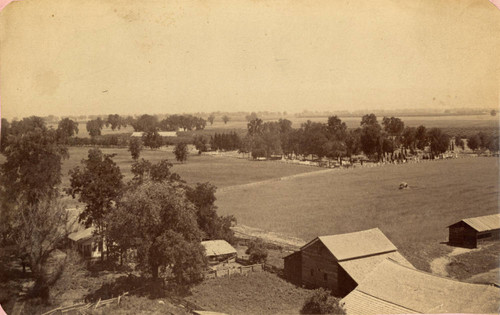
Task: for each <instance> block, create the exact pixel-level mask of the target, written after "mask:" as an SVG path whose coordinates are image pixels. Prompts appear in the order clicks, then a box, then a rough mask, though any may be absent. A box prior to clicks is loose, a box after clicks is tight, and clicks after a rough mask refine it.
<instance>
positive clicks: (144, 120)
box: [132, 114, 158, 132]
mask: <svg viewBox="0 0 500 315" xmlns="http://www.w3.org/2000/svg"><path fill="white" fill-rule="evenodd" d="M132 127H133V128H134V130H135V131H143V132H153V131H155V130H157V128H158V118H157V117H156V116H151V115H147V114H145V115H142V116H141V117H139V118H138V119H137V120H135V121H134V122H133V123H132Z"/></svg>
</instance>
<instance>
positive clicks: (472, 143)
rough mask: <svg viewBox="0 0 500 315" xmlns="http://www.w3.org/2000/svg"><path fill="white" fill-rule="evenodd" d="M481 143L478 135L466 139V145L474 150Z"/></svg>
mask: <svg viewBox="0 0 500 315" xmlns="http://www.w3.org/2000/svg"><path fill="white" fill-rule="evenodd" d="M480 145H481V138H479V136H478V135H473V136H471V137H469V138H468V139H467V146H468V147H469V148H470V149H471V150H472V151H476V150H477V149H478V148H479V146H480Z"/></svg>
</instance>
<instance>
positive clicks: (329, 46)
mask: <svg viewBox="0 0 500 315" xmlns="http://www.w3.org/2000/svg"><path fill="white" fill-rule="evenodd" d="M498 34H500V10H499V9H497V8H496V7H495V6H493V4H491V3H490V2H489V1H487V0H455V1H450V0H414V1H399V0H378V1H373V0H359V1H352V0H335V1H332V0H287V1H285V0H268V1H266V0H253V1H251V0H193V1H191V0H181V1H173V0H172V1H164V0H162V1H159V0H145V1H140V2H139V1H129V0H86V1H78V0H23V1H16V2H13V3H11V4H9V5H8V6H7V7H6V8H5V9H4V10H3V11H2V12H1V13H0V101H1V113H2V117H6V118H10V119H11V118H13V117H25V116H29V115H42V116H43V115H49V114H53V115H57V116H61V115H91V114H109V113H118V114H141V113H182V112H212V111H287V112H301V111H303V110H310V111H316V110H318V111H333V112H334V111H335V110H360V109H400V108H401V109H410V108H443V109H449V108H461V107H470V108H498V107H499V99H500V58H499V57H498V56H500V36H498Z"/></svg>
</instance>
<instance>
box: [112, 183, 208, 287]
mask: <svg viewBox="0 0 500 315" xmlns="http://www.w3.org/2000/svg"><path fill="white" fill-rule="evenodd" d="M107 221H108V222H109V225H108V230H107V235H109V237H110V238H111V239H112V240H113V241H114V242H116V243H117V244H119V245H120V246H126V247H127V248H134V249H136V250H137V259H138V261H139V267H140V268H141V269H142V270H143V271H145V272H148V273H150V274H152V276H153V277H154V278H157V277H158V276H159V274H160V273H159V271H161V275H162V276H163V277H164V278H167V279H171V280H173V281H174V282H175V283H177V284H180V285H189V284H192V283H196V282H198V281H201V279H202V277H203V274H202V272H203V268H204V267H205V265H206V257H205V254H204V248H203V247H202V246H201V244H200V241H201V239H202V231H201V230H200V229H199V228H198V224H197V220H196V210H195V207H194V205H193V204H192V203H191V202H190V201H189V200H188V198H187V197H186V193H185V190H184V188H183V187H182V185H180V184H177V183H172V182H168V181H162V182H152V181H146V182H144V183H143V184H141V185H139V186H137V187H135V188H134V189H132V190H131V191H129V192H128V193H127V194H126V195H125V196H124V197H123V198H122V199H121V201H120V203H119V204H118V206H117V209H116V210H115V211H113V212H112V213H110V214H109V216H108V220H107ZM123 231H127V233H123Z"/></svg>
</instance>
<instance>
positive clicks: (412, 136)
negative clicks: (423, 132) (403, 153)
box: [401, 127, 417, 152]
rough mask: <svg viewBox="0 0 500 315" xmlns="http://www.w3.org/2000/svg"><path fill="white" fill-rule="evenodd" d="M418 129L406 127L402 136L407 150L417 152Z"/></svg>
mask: <svg viewBox="0 0 500 315" xmlns="http://www.w3.org/2000/svg"><path fill="white" fill-rule="evenodd" d="M416 136H417V129H416V128H414V127H406V128H405V129H404V130H403V133H402V135H401V141H402V144H403V146H404V147H405V148H406V149H410V150H411V151H412V152H413V151H415V147H416V140H417V138H416Z"/></svg>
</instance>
